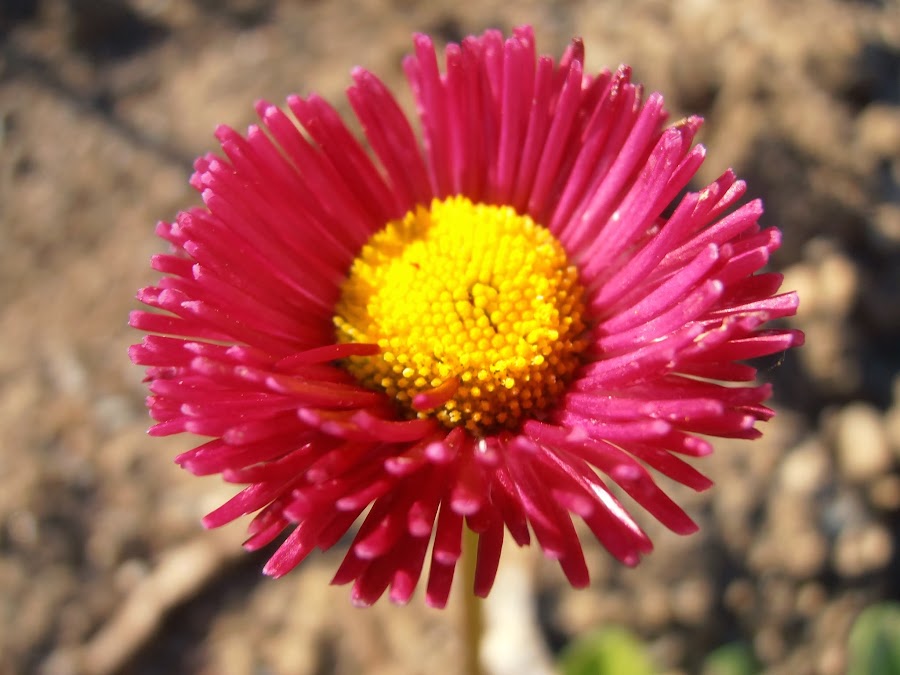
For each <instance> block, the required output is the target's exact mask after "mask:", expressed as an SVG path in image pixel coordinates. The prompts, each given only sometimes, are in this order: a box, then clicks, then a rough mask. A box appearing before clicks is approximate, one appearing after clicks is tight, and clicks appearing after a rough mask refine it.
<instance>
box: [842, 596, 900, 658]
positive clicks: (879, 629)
mask: <svg viewBox="0 0 900 675" xmlns="http://www.w3.org/2000/svg"><path fill="white" fill-rule="evenodd" d="M849 646H850V654H849V661H850V663H849V669H848V670H847V675H897V673H900V604H898V603H896V602H883V603H879V604H876V605H872V606H870V607H868V608H866V609H865V610H863V612H862V614H860V615H859V617H857V619H856V621H855V622H854V624H853V628H852V630H851V631H850V642H849Z"/></svg>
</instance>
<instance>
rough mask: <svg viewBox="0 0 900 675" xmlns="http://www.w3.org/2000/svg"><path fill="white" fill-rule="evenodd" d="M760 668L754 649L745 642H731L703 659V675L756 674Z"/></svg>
mask: <svg viewBox="0 0 900 675" xmlns="http://www.w3.org/2000/svg"><path fill="white" fill-rule="evenodd" d="M759 670H760V668H759V664H758V663H757V662H756V658H755V657H754V656H753V650H752V649H750V647H749V646H748V645H746V644H744V643H743V642H731V643H729V644H727V645H722V646H721V647H718V648H717V649H714V650H713V651H711V652H710V653H709V654H708V655H707V657H706V658H705V659H704V660H703V670H701V671H700V672H702V673H703V675H754V674H755V673H758V672H759Z"/></svg>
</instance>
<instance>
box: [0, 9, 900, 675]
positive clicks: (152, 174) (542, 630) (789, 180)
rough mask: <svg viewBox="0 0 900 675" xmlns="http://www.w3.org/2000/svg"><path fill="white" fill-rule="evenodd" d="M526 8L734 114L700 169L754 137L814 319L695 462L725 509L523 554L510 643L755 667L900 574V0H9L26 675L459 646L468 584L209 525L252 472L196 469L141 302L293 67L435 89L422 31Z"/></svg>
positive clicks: (336, 99) (558, 46)
mask: <svg viewBox="0 0 900 675" xmlns="http://www.w3.org/2000/svg"><path fill="white" fill-rule="evenodd" d="M522 23H533V24H534V25H535V27H536V32H537V36H538V48H539V51H541V52H543V53H549V54H552V55H554V56H558V55H559V54H561V52H562V50H563V49H564V48H565V46H566V44H567V43H568V41H569V39H570V38H571V37H572V36H575V35H580V36H582V37H583V38H584V40H585V43H586V45H587V64H588V70H591V71H596V70H598V69H600V68H601V67H603V66H609V67H615V66H616V65H618V64H619V63H622V62H625V63H629V64H631V65H632V66H633V67H634V70H635V79H636V80H638V81H643V82H644V83H646V85H647V88H648V91H652V90H659V91H662V92H663V93H664V95H665V96H666V101H667V103H668V106H669V109H670V110H671V111H672V119H673V120H675V119H678V118H679V117H681V116H682V115H684V114H687V113H700V114H702V115H704V116H705V117H706V120H707V123H706V125H705V127H704V130H703V132H702V133H701V137H700V138H701V141H702V142H703V143H704V144H705V145H707V147H708V149H709V155H708V159H707V161H706V164H705V165H704V167H703V169H702V171H701V173H700V175H699V176H698V177H697V181H696V182H695V184H694V187H695V188H700V187H702V186H703V185H705V184H706V183H707V182H709V181H711V180H712V179H714V178H715V177H716V176H718V175H719V174H720V173H721V172H722V171H723V170H724V169H726V168H727V167H729V166H731V167H734V168H735V169H736V170H737V172H738V174H739V175H740V176H742V177H743V178H745V179H747V181H748V183H749V186H750V188H749V195H750V196H751V197H761V198H763V200H764V201H765V204H766V209H767V210H766V214H765V217H764V224H765V225H778V226H780V227H781V228H782V230H783V233H784V245H783V247H782V249H781V250H780V251H779V252H778V254H777V256H776V257H775V259H774V261H773V267H774V268H776V269H779V270H781V271H784V272H785V275H786V288H787V289H796V290H798V291H799V292H800V294H801V299H802V301H801V310H800V312H799V314H798V316H797V317H796V319H795V320H794V322H793V325H795V326H797V327H800V328H802V329H803V330H805V331H806V334H807V345H806V346H805V347H803V348H802V349H799V350H795V351H794V352H793V353H790V354H788V355H787V356H786V357H785V358H783V359H772V360H771V361H767V362H765V363H763V364H761V368H762V372H761V375H762V377H763V378H764V379H766V380H769V381H773V382H775V385H776V399H775V402H774V404H775V406H776V408H777V409H778V412H779V414H778V416H777V417H776V418H775V419H774V420H773V421H772V422H771V423H769V424H768V425H767V428H766V429H765V432H766V435H765V437H764V439H763V440H761V441H756V442H754V443H749V442H732V443H718V444H717V453H716V454H715V455H714V456H713V457H711V458H706V459H704V460H703V461H702V464H701V466H700V468H701V469H702V470H704V471H705V472H707V473H708V474H709V475H710V476H711V477H712V478H713V479H714V480H715V481H716V486H715V487H714V488H713V489H712V490H710V491H709V492H707V493H705V494H702V495H697V494H692V493H689V492H687V491H684V490H678V489H675V488H674V487H671V486H670V485H669V484H667V483H664V486H665V487H666V488H670V492H671V493H672V494H673V496H675V498H676V500H678V501H680V502H681V503H682V504H684V505H686V508H687V510H688V511H689V513H690V514H691V515H692V516H693V517H694V518H695V519H696V520H697V521H698V522H699V523H700V525H701V531H700V532H699V533H698V534H695V535H693V536H691V537H688V538H682V537H678V536H676V535H674V534H671V533H669V532H667V531H665V530H663V529H662V528H661V527H659V526H657V525H655V524H654V523H653V522H651V521H650V519H649V517H642V516H643V515H644V514H641V513H638V516H639V517H641V518H640V519H641V522H642V523H644V524H646V526H647V527H648V529H649V531H650V533H651V536H652V537H653V539H654V542H655V544H656V551H655V552H654V554H652V555H651V556H650V557H649V558H647V559H646V560H645V562H644V563H643V564H642V565H641V566H640V567H639V568H638V569H636V570H626V569H624V568H622V567H620V566H618V565H617V564H616V563H614V561H613V560H612V559H611V558H610V557H609V556H608V555H607V554H606V553H604V552H603V551H602V550H600V549H599V547H598V546H595V545H592V544H591V543H590V539H586V542H588V543H587V544H586V547H587V556H588V562H589V566H590V569H591V573H592V578H593V583H592V585H591V587H590V589H588V590H584V591H572V590H570V589H568V588H567V586H566V583H565V581H564V579H563V577H562V574H561V573H560V572H559V570H558V568H557V567H556V565H555V564H553V563H550V562H546V561H543V560H542V559H541V558H540V557H539V556H538V557H533V556H532V555H531V552H525V553H522V554H517V553H515V552H513V554H512V555H510V556H508V558H507V560H506V562H505V563H504V565H503V566H502V570H503V572H502V576H501V578H500V580H498V586H497V588H496V589H495V593H494V596H492V597H493V600H492V604H491V605H489V607H488V618H489V624H490V632H489V639H488V643H487V644H486V652H487V654H486V655H487V657H488V660H489V662H490V663H491V664H494V665H493V670H494V671H495V672H497V673H500V672H518V673H525V672H534V673H539V672H551V671H550V664H552V663H554V662H559V659H560V658H564V657H561V656H560V654H561V653H563V654H565V653H569V654H571V649H572V646H571V645H572V644H582V645H583V644H585V641H587V642H588V643H590V640H591V639H592V638H590V637H589V636H591V635H594V634H595V631H597V630H598V629H607V630H608V629H610V628H615V629H616V630H617V631H619V633H618V634H620V635H625V636H630V637H628V640H626V642H628V641H629V640H630V641H631V642H630V643H629V644H636V645H637V648H638V650H639V651H640V652H641V654H642V655H643V656H645V657H646V659H647V660H649V662H650V663H652V664H653V666H652V669H653V671H652V672H659V673H667V674H670V675H674V674H676V673H678V674H690V673H701V672H702V673H713V672H717V673H723V672H726V671H723V670H721V665H719V666H716V665H714V664H713V663H712V661H710V654H714V655H715V654H719V655H721V654H722V653H723V649H724V650H725V651H726V652H729V653H732V654H737V655H738V657H739V658H738V659H737V660H736V661H735V660H732V661H731V662H729V663H731V664H732V666H733V665H734V664H735V663H737V664H738V665H739V666H740V667H742V668H744V670H738V671H735V670H731V671H727V672H729V673H738V674H740V673H755V672H765V673H771V674H784V675H803V674H807V673H808V674H821V675H840V674H841V673H844V672H846V671H847V669H848V667H850V666H849V665H848V664H849V661H848V650H847V643H848V635H849V633H850V630H851V626H852V625H853V622H854V621H855V620H856V618H857V616H858V615H859V614H860V612H861V611H862V610H864V609H865V608H867V607H870V606H872V605H874V604H875V603H879V602H882V601H886V600H891V599H893V600H898V599H900V554H898V548H900V528H898V523H900V517H898V514H900V472H898V466H900V377H898V365H900V345H898V339H900V3H898V2H897V1H896V0H884V1H882V2H878V1H875V0H872V1H870V2H864V1H862V0H860V1H857V2H850V1H846V2H840V1H838V0H794V1H793V2H782V1H780V0H760V1H758V2H752V3H751V2H737V1H722V0H682V1H679V2H677V3H676V2H671V3H670V2H664V1H661V0H627V1H626V0H610V1H607V2H596V1H592V0H565V1H560V2H537V1H529V2H508V1H504V0H481V1H480V2H478V3H458V2H447V1H445V0H439V1H435V2H428V3H425V2H421V3H419V2H412V1H410V0H393V1H391V0H359V1H358V2H353V1H352V0H327V1H325V0H306V1H297V2H291V1H289V0H178V1H175V0H85V1H78V0H69V1H68V2H66V1H64V0H42V1H41V0H2V1H0V228H2V229H0V326H2V329H0V675H19V674H21V673H39V674H41V675H67V674H79V673H85V674H96V675H114V674H116V673H122V674H127V675H148V674H151V673H202V674H209V675H213V674H215V675H251V674H252V675H261V674H273V675H282V674H284V675H293V674H298V675H305V674H309V675H312V674H320V675H325V674H329V673H341V674H344V673H348V674H349V673H376V674H379V675H387V674H397V675H401V674H407V673H449V674H451V675H454V674H455V673H457V672H460V670H459V669H460V668H461V665H460V661H459V656H458V655H459V651H460V643H459V639H460V638H459V632H458V623H457V614H458V612H457V610H456V609H455V608H454V607H451V608H450V609H448V610H447V611H445V612H439V611H433V610H429V609H427V608H425V607H424V602H423V600H422V597H421V594H417V595H416V596H415V597H414V599H413V601H412V603H411V604H410V606H408V607H405V608H398V607H393V606H391V605H390V604H389V603H388V602H386V601H383V602H381V603H379V604H378V605H377V606H376V607H374V608H372V609H367V610H358V609H354V608H353V607H351V605H350V601H349V593H348V589H347V588H335V587H331V586H328V581H329V580H330V577H331V575H332V574H333V571H334V570H335V569H336V567H337V564H338V561H339V560H340V558H341V557H342V551H341V550H335V551H333V552H329V553H327V554H318V555H316V554H314V555H313V556H311V558H310V559H309V560H308V561H307V562H305V563H304V564H303V565H302V566H301V567H300V568H299V569H298V570H296V571H295V572H293V573H292V574H291V575H289V576H288V577H286V578H284V579H281V580H279V581H272V580H269V579H265V578H263V577H262V575H261V573H260V570H261V568H262V565H263V563H264V560H265V558H266V553H267V552H266V551H264V552H262V553H261V554H257V555H247V554H244V553H243V552H242V551H241V549H240V547H239V543H240V541H241V540H242V538H243V534H244V530H243V527H244V525H245V524H246V523H238V524H233V525H232V526H231V527H228V528H225V529H224V530H222V531H218V532H213V533H207V532H203V531H202V530H201V527H200V525H199V520H200V518H201V516H202V515H203V514H205V513H206V512H208V511H209V510H211V509H212V508H214V507H215V506H217V505H218V504H219V503H221V502H222V501H223V500H224V499H226V498H227V497H229V496H230V495H231V494H232V492H233V487H229V486H226V485H223V484H222V483H221V482H220V481H219V479H217V478H209V479H198V478H193V477H190V476H188V475H187V474H186V473H185V472H183V471H181V470H180V469H178V468H177V467H176V466H175V465H174V464H173V462H172V458H173V457H174V456H175V455H176V454H177V453H179V452H181V451H183V450H186V449H188V448H189V447H192V439H190V438H187V437H184V438H167V439H149V438H148V437H147V436H146V435H145V433H144V432H145V429H146V427H147V426H148V423H149V420H148V417H147V414H146V412H145V409H144V406H143V397H144V395H145V390H144V387H143V385H142V384H141V378H142V372H141V371H140V369H138V368H136V367H133V366H131V364H130V363H129V361H128V358H127V355H126V350H127V347H128V345H129V344H130V343H132V342H136V341H138V340H139V339H140V336H139V335H138V334H137V333H136V332H133V331H131V330H130V329H128V328H127V326H126V321H127V314H128V311H129V310H130V309H134V308H136V306H137V303H136V302H135V301H134V300H133V297H134V292H135V290H136V289H137V288H138V287H140V286H143V285H147V284H148V283H151V282H152V281H153V280H154V278H155V275H154V274H151V272H150V270H149V266H148V259H149V257H150V255H151V254H153V253H155V252H159V251H162V250H163V249H164V246H163V243H162V242H161V241H159V240H157V239H156V238H155V237H154V234H153V227H154V224H155V222H156V221H157V220H160V219H166V220H168V219H171V218H172V217H173V216H174V215H175V213H176V212H177V211H178V210H179V209H181V208H184V207H187V206H189V205H193V204H197V203H199V198H198V197H197V196H196V195H195V194H193V193H192V191H191V190H190V188H189V187H188V185H187V179H188V176H189V175H190V172H191V162H192V160H193V158H194V157H195V156H196V155H198V154H200V153H203V152H206V151H208V150H211V149H214V148H215V143H214V140H213V138H212V131H213V129H214V127H215V125H216V124H217V123H220V122H221V123H227V124H229V125H232V126H234V127H236V128H238V129H240V130H243V129H244V128H245V127H246V125H247V124H249V123H252V121H253V107H252V105H253V102H254V101H255V100H257V99H259V98H265V99H268V100H271V101H274V102H281V101H283V99H284V98H285V96H286V95H287V94H289V93H292V92H297V93H301V94H307V93H309V92H312V91H316V92H319V93H320V94H322V95H323V96H325V97H326V98H327V99H329V100H331V101H332V102H333V103H334V104H335V105H336V106H337V107H338V109H339V110H340V111H342V112H344V113H346V112H348V110H349V107H348V105H347V104H346V102H345V100H344V98H343V91H344V89H345V88H346V87H347V86H348V84H349V70H350V68H351V67H352V66H354V65H357V64H358V65H363V66H365V67H367V68H369V69H370V70H373V71H375V72H376V73H378V74H379V75H380V76H381V77H382V78H383V79H384V80H385V81H386V82H387V83H388V84H389V85H391V86H392V87H394V88H395V90H396V91H398V97H399V98H400V100H401V101H402V102H403V103H404V104H406V105H408V104H409V101H410V97H409V95H408V92H407V91H406V89H405V83H404V81H403V76H402V71H401V69H400V59H401V58H402V56H403V54H405V53H406V52H407V51H408V49H409V46H410V37H411V34H412V33H413V32H415V31H423V32H429V33H431V34H433V35H434V36H435V37H436V38H437V40H438V41H439V42H446V41H455V40H458V39H460V38H461V37H463V36H464V35H466V34H469V33H472V32H481V31H482V30H484V29H485V28H487V27H497V28H500V29H502V30H504V31H509V29H511V28H512V27H513V26H515V25H518V24H522ZM510 550H511V549H510ZM268 552H271V551H268ZM457 590H459V589H457ZM883 634H885V635H886V634H887V633H883ZM566 649H568V650H570V651H569V652H565V651H563V650H566ZM521 654H529V655H533V656H529V668H530V670H527V671H526V669H525V668H524V666H513V665H512V664H515V663H516V658H517V657H518V656H520V655H521ZM725 661H727V659H725ZM725 661H722V660H721V659H720V664H721V663H724V662H725ZM504 664H505V665H504ZM740 664H743V665H740ZM504 667H505V670H504ZM716 667H720V670H715V668H716ZM727 667H731V666H727ZM567 672H575V671H574V670H568V671H567ZM583 672H589V671H583ZM594 672H600V670H599V666H598V669H595V671H594ZM603 672H614V671H609V670H607V671H603ZM619 672H620V673H624V674H625V675H627V673H628V672H629V671H627V670H622V669H620V670H619ZM635 672H636V671H635ZM866 672H876V671H866ZM879 672H900V671H897V670H894V671H890V670H889V671H879Z"/></svg>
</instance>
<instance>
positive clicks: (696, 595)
mask: <svg viewBox="0 0 900 675" xmlns="http://www.w3.org/2000/svg"><path fill="white" fill-rule="evenodd" d="M712 597H713V591H712V588H711V587H710V584H709V582H708V581H706V580H704V579H688V580H687V581H683V582H682V583H680V584H678V586H677V587H676V588H675V591H674V593H673V594H672V613H673V614H674V615H675V617H676V618H677V619H678V620H679V621H682V622H684V623H686V624H688V625H699V624H702V623H703V622H704V621H705V620H706V619H707V617H708V615H709V609H710V606H711V605H712Z"/></svg>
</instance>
